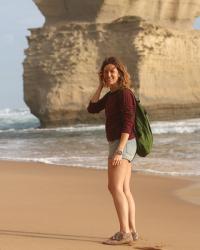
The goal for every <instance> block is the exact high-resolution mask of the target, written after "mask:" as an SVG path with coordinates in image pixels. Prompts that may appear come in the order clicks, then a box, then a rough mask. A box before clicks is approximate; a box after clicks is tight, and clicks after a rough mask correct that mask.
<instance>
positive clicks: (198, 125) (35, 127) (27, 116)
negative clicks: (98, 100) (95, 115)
mask: <svg viewBox="0 0 200 250" xmlns="http://www.w3.org/2000/svg"><path fill="white" fill-rule="evenodd" d="M0 121H1V122H0V132H1V133H3V132H10V133H14V132H16V131H17V132H18V133H19V132H20V133H27V132H32V133H34V132H38V131H40V132H42V131H56V132H60V133H72V132H85V131H101V130H102V131H103V130H104V129H105V126H104V125H103V124H100V125H91V124H76V125H72V126H64V127H56V128H39V125H40V124H39V120H38V119H37V118H36V117H35V116H34V115H32V114H31V113H30V111H29V109H3V110H0ZM151 127H152V132H153V134H167V133H178V134H183V133H195V132H198V131H200V119H199V118H198V119H186V120H179V121H155V122H151Z"/></svg>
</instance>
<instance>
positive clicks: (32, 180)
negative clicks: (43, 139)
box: [0, 161, 200, 250]
mask: <svg viewBox="0 0 200 250" xmlns="http://www.w3.org/2000/svg"><path fill="white" fill-rule="evenodd" d="M131 188H132V191H133V193H134V196H135V201H136V209H137V211H136V213H137V217H136V219H137V221H136V223H137V230H138V232H139V234H140V240H139V241H138V242H136V243H135V244H134V246H117V248H118V249H125V248H129V249H143V250H153V249H157V250H158V249H176V250H184V249H187V250H188V249H189V250H199V249H200V239H199V229H200V228H199V224H200V206H199V204H200V187H199V178H197V177H195V178H192V177H190V178H187V179H186V178H183V177H179V178H175V177H162V176H155V175H154V176H152V175H143V174H139V173H136V172H133V175H132V181H131ZM0 197H1V203H0V206H1V209H0V211H1V213H0V225H1V226H0V249H1V250H40V249H41V250H64V249H65V250H75V249H76V250H79V249H83V250H90V249H91V250H96V249H114V248H116V247H114V246H106V245H103V244H102V243H101V242H102V241H103V240H104V239H106V238H107V237H109V236H111V235H112V234H113V233H115V232H116V231H118V221H117V215H116V213H115V210H114V205H113V202H112V198H111V195H110V194H109V192H108V190H107V171H106V170H94V169H86V168H85V169H84V168H74V167H73V168H72V167H65V166H56V165H47V164H41V163H22V162H11V161H1V162H0Z"/></svg>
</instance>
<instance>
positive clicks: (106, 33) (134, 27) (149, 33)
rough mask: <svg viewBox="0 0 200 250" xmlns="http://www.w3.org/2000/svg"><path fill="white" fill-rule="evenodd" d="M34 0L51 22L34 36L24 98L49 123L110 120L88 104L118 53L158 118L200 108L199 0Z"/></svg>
mask: <svg viewBox="0 0 200 250" xmlns="http://www.w3.org/2000/svg"><path fill="white" fill-rule="evenodd" d="M34 2H35V3H36V4H37V6H38V7H39V9H40V10H41V12H42V13H43V15H44V16H45V18H46V22H45V24H44V26H43V27H42V28H37V29H30V32H31V35H30V36H29V37H28V38H27V39H28V43H29V48H28V49H27V50H26V51H25V54H26V58H25V61H24V99H25V102H26V104H27V105H28V106H29V107H30V110H31V112H32V113H33V114H34V115H36V116H37V117H38V118H39V119H40V122H41V125H42V126H43V127H50V126H57V125H58V126H62V125H66V124H69V123H72V122H86V121H87V122H88V121H94V120H96V119H98V118H99V117H100V118H99V119H102V116H91V115H88V114H87V111H86V106H87V104H88V100H89V97H90V96H91V94H92V93H93V92H94V89H95V86H96V85H97V83H98V77H97V72H98V70H99V67H100V64H101V62H102V60H103V59H104V58H105V57H106V56H110V55H115V56H117V57H119V58H120V59H121V60H122V61H123V62H124V63H125V64H126V65H127V67H128V70H129V72H130V74H131V76H132V79H133V82H134V88H135V89H136V90H137V93H138V94H139V96H140V99H141V100H142V102H143V103H144V105H145V106H146V107H147V109H148V110H149V112H150V114H151V116H152V118H154V119H167V118H170V117H171V118H176V116H177V117H178V118H180V117H193V116H196V115H197V114H198V115H199V114H200V79H199V77H198V75H199V72H200V64H199V60H200V59H199V58H200V36H199V31H192V30H191V28H192V21H193V19H194V18H195V16H197V15H199V14H200V3H199V1H197V0H193V1H189V0H187V1H186V0H185V1H184V3H182V4H180V1H179V0H171V1H169V0H166V1H164V0H157V1H156V0H154V1H153V0H149V1H145V0H140V1H137V0H120V1H114V0H105V1H103V0H84V1H83V0H82V1H81V0H62V1H61V0H48V1H47V0H35V1H34ZM189 28H190V30H189Z"/></svg>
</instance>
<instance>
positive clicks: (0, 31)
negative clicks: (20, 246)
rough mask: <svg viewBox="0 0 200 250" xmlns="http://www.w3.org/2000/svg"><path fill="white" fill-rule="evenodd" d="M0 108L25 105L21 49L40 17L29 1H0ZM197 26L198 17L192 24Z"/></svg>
mask: <svg viewBox="0 0 200 250" xmlns="http://www.w3.org/2000/svg"><path fill="white" fill-rule="evenodd" d="M0 3H1V5H0V6H1V8H0V87H1V88H0V109H4V108H21V107H25V104H24V102H23V81H22V74H23V67H22V62H23V60H24V49H25V48H27V46H28V45H27V41H26V36H27V35H29V31H28V30H27V29H28V28H32V27H41V26H42V25H43V23H44V17H43V16H42V14H41V13H40V11H39V10H38V9H37V7H36V6H35V4H34V3H33V2H32V0H13V1H8V0H0ZM194 27H195V28H196V29H200V18H198V20H197V21H196V23H195V24H194Z"/></svg>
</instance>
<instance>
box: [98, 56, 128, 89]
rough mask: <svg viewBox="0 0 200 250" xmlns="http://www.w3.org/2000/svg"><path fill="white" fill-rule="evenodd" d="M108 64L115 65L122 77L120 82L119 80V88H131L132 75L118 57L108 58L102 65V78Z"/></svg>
mask: <svg viewBox="0 0 200 250" xmlns="http://www.w3.org/2000/svg"><path fill="white" fill-rule="evenodd" d="M108 64H113V65H115V67H116V68H117V70H118V72H119V75H120V76H119V80H118V83H119V87H120V88H130V85H131V80H130V75H129V73H128V71H127V68H126V66H125V65H124V64H123V63H122V62H120V60H119V59H117V58H116V57H113V56H112V57H107V58H105V59H104V61H103V63H102V65H101V68H100V73H101V75H102V77H103V70H104V68H105V66H106V65H108Z"/></svg>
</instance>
